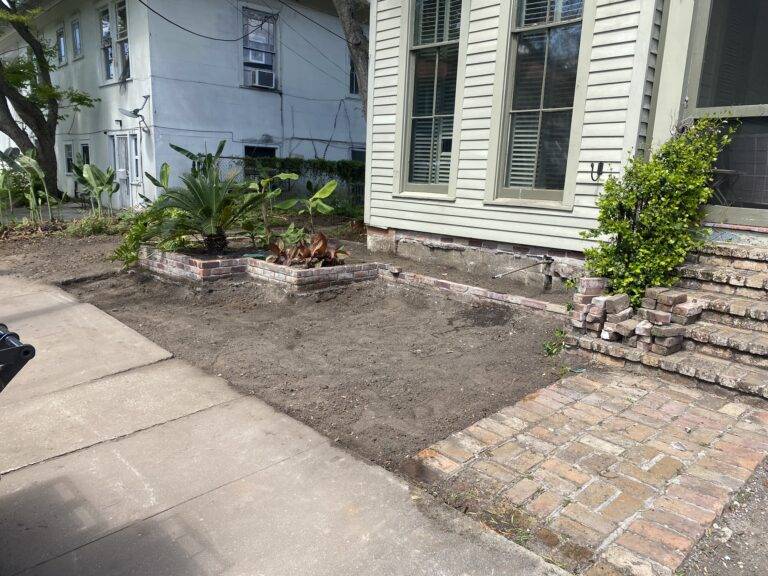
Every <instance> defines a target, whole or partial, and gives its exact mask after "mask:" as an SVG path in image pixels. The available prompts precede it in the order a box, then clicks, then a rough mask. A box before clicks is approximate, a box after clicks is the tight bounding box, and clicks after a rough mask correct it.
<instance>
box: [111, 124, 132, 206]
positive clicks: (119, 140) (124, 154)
mask: <svg viewBox="0 0 768 576" xmlns="http://www.w3.org/2000/svg"><path fill="white" fill-rule="evenodd" d="M115 178H116V179H117V183H118V184H120V190H118V192H117V193H118V195H119V196H120V201H119V205H120V208H130V207H131V206H133V198H132V195H131V163H130V160H129V156H128V135H127V134H126V135H118V136H115Z"/></svg>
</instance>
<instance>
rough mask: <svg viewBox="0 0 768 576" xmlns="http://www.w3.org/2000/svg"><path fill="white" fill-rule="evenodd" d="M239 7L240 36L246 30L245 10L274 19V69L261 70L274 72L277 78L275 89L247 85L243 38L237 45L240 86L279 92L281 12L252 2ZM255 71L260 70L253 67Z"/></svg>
mask: <svg viewBox="0 0 768 576" xmlns="http://www.w3.org/2000/svg"><path fill="white" fill-rule="evenodd" d="M238 6H239V11H238V12H239V16H238V19H239V28H238V30H240V34H243V33H244V32H243V30H244V29H245V14H244V12H245V10H251V11H253V12H258V13H259V14H262V15H264V16H266V17H269V18H272V20H273V26H274V34H273V48H274V50H273V51H272V67H271V68H268V67H264V68H261V69H262V70H267V71H270V72H272V74H274V77H275V87H274V88H267V87H260V86H251V85H248V84H246V83H245V79H244V71H245V68H247V66H246V61H245V58H244V57H243V50H244V48H245V46H244V42H245V38H243V40H242V41H240V42H239V43H236V44H237V54H238V57H237V61H238V66H237V68H238V75H239V81H238V84H239V86H241V87H243V88H249V89H253V90H267V91H278V90H279V89H280V78H281V74H280V60H279V58H280V53H281V50H280V49H279V48H280V29H279V28H280V27H279V26H278V23H279V22H280V18H279V16H280V14H279V12H276V11H275V10H274V9H271V8H269V7H267V6H262V5H259V4H253V3H250V2H241V3H239V5H238ZM267 52H268V51H267ZM253 69H258V67H253Z"/></svg>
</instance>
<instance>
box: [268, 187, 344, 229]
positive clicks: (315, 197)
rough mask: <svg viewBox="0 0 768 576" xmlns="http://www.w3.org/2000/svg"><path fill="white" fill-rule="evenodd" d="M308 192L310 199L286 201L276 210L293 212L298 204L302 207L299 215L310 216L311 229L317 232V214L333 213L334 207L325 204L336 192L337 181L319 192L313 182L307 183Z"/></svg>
mask: <svg viewBox="0 0 768 576" xmlns="http://www.w3.org/2000/svg"><path fill="white" fill-rule="evenodd" d="M307 190H309V193H310V194H312V196H310V197H309V198H290V199H288V200H284V201H283V202H280V203H279V204H276V205H275V208H278V209H279V210H291V209H292V208H294V207H295V206H296V205H297V204H298V205H299V206H301V209H300V210H299V214H307V215H308V216H309V229H310V230H311V231H312V232H314V231H315V215H316V214H330V213H331V212H333V206H329V205H328V204H326V203H325V200H327V199H328V198H329V197H330V196H331V195H332V194H333V192H334V190H336V180H331V181H330V182H326V183H325V185H324V186H323V187H322V188H320V189H319V190H315V187H314V186H313V185H312V182H307Z"/></svg>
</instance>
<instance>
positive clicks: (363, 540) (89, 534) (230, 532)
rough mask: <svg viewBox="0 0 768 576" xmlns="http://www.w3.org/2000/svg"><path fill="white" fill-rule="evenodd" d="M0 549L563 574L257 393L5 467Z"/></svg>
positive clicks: (63, 571) (49, 559) (167, 561)
mask: <svg viewBox="0 0 768 576" xmlns="http://www.w3.org/2000/svg"><path fill="white" fill-rule="evenodd" d="M456 522H458V524H455V525H454V527H453V528H451V525H452V524H453V523H456ZM456 527H459V528H460V529H461V530H460V531H459V532H457V531H455V528H456ZM0 550H2V551H3V552H2V556H0V573H2V574H5V575H12V574H16V573H19V572H21V571H24V573H25V574H51V575H54V574H55V575H56V576H67V575H76V574H77V575H87V574H93V575H94V576H95V575H99V576H104V575H110V576H111V575H123V574H125V575H127V574H135V575H138V574H153V575H155V574H168V575H179V576H180V575H184V576H188V575H190V576H191V575H198V574H201V575H202V574H206V575H207V574H249V575H250V574H269V575H282V574H285V575H296V574H312V575H313V576H319V575H326V574H327V575H329V576H330V575H334V576H338V575H347V574H349V575H359V574H366V575H378V574H381V575H385V574H386V575H400V574H402V575H403V576H405V575H408V576H411V575H416V574H424V575H434V574H446V575H447V574H457V575H459V574H462V575H474V574H477V575H487V574H516V575H520V576H522V575H526V576H529V575H530V576H534V575H544V574H561V572H560V571H559V570H557V569H556V568H554V567H552V566H549V565H547V564H546V563H544V562H543V561H542V560H541V559H540V558H538V557H536V556H534V555H533V554H530V553H528V552H526V551H524V550H523V549H521V548H519V547H518V546H516V545H514V544H512V543H510V542H508V541H507V540H505V539H503V538H500V537H497V536H495V535H492V534H491V533H490V532H486V531H482V530H479V531H478V529H477V528H476V527H475V525H474V523H473V526H472V527H471V528H468V527H467V525H466V524H464V523H463V522H459V521H458V520H457V517H456V516H454V517H453V520H452V521H449V522H448V523H446V520H445V519H444V518H437V519H436V518H430V517H429V516H427V515H425V514H424V513H423V511H422V510H421V509H420V507H419V505H418V502H417V501H415V500H414V495H413V494H412V493H411V492H410V490H409V487H408V485H407V484H406V483H405V482H404V481H402V480H400V479H398V478H396V477H394V476H393V475H392V474H390V473H388V472H386V471H385V470H383V469H381V468H378V467H376V466H371V465H368V464H365V463H363V462H361V461H359V460H357V459H355V458H353V457H352V456H350V455H349V454H347V453H345V452H343V451H342V450H340V449H337V448H335V447H333V446H331V445H330V444H329V442H328V441H327V440H326V439H325V438H323V437H321V436H320V435H319V434H317V433H316V432H314V431H313V430H311V429H309V428H306V427H305V426H303V425H301V424H299V423H297V422H296V421H293V420H291V419H290V418H287V417H285V416H282V415H279V414H277V413H275V412H274V411H272V410H271V409H270V408H268V407H267V406H265V405H264V404H263V403H261V402H260V401H258V400H256V399H253V398H243V399H241V400H237V401H234V402H232V403H229V404H226V405H223V406H218V407H214V408H211V409H209V410H206V411H203V412H200V413H197V414H195V415H193V416H190V417H188V418H184V419H182V420H177V421H175V422H170V423H168V424H164V425H161V426H158V427H155V428H152V429H151V430H146V431H143V432H138V433H137V434H135V435H132V436H130V437H127V438H123V439H120V440H116V441H114V442H110V443H108V444H102V445H98V446H94V447H92V448H88V449H86V450H83V451H81V452H77V453H75V454H71V455H67V456H63V457H61V458H59V459H56V460H53V461H50V462H46V463H42V464H38V465H36V466H33V467H30V468H27V469H24V470H21V471H18V472H15V473H13V474H10V475H9V476H6V477H4V479H3V482H2V483H0Z"/></svg>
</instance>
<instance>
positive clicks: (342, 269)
mask: <svg viewBox="0 0 768 576" xmlns="http://www.w3.org/2000/svg"><path fill="white" fill-rule="evenodd" d="M139 266H141V267H142V268H146V269H148V270H149V271H150V272H152V273H154V274H161V275H163V276H170V277H172V278H180V279H184V280H192V281H195V282H201V281H206V280H218V279H220V278H227V277H233V276H250V277H251V278H253V279H255V280H259V281H264V282H268V283H270V284H274V285H276V286H278V287H280V288H283V289H284V290H286V291H287V292H290V293H296V294H306V293H312V292H318V291H321V290H328V289H330V288H335V287H339V286H346V285H349V284H353V283H357V282H369V281H373V280H383V281H385V282H387V283H389V284H399V285H404V286H410V287H412V288H422V289H428V290H435V291H438V292H443V293H446V294H447V295H449V296H450V297H452V298H457V299H459V300H463V301H473V302H480V303H482V302H486V303H493V304H504V305H512V306H523V307H525V308H531V309H534V310H539V311H542V312H550V313H552V314H558V315H561V316H566V315H567V314H568V309H567V307H566V306H565V305H564V304H556V303H553V302H546V301H544V300H537V299H535V298H527V297H525V296H518V295H516V294H504V293H501V292H494V291H493V290H488V289H486V288H480V287H478V286H470V285H469V284H460V283H458V282H451V281H450V280H444V279H442V278H434V277H432V276H425V275H423V274H417V273H414V272H405V271H403V270H401V269H400V268H398V267H397V266H392V265H391V264H387V263H385V262H365V263H360V264H345V265H342V266H333V267H330V268H311V269H306V268H291V267H289V266H283V265H281V264H272V263H269V262H265V261H264V260H257V259H255V258H215V257H206V256H200V257H195V256H186V255H184V254H179V253H176V252H163V251H162V250H158V249H157V248H153V247H152V246H146V245H145V246H142V247H141V249H140V251H139Z"/></svg>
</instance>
